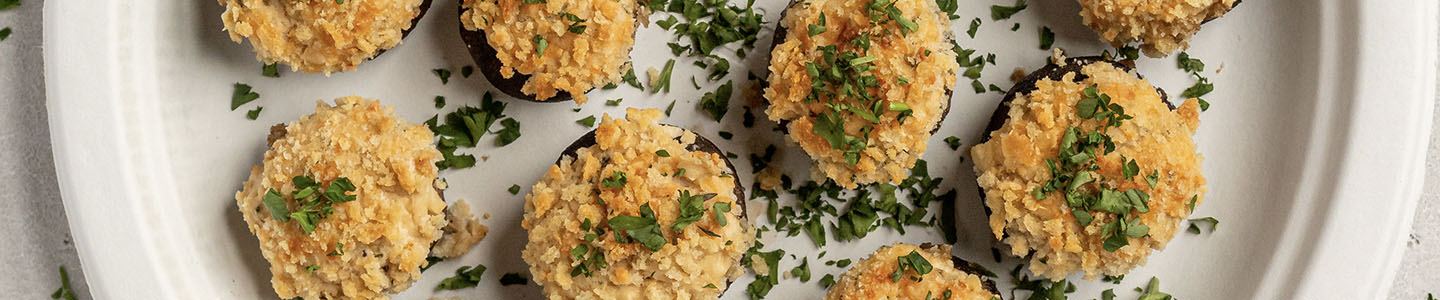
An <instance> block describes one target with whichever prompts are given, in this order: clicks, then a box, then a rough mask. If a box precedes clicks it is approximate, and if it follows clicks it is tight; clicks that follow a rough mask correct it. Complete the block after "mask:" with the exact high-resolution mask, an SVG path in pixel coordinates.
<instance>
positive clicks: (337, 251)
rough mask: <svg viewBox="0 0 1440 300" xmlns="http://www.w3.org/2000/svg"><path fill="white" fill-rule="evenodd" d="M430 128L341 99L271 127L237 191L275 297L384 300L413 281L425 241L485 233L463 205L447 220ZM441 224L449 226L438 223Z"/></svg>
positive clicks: (464, 241)
mask: <svg viewBox="0 0 1440 300" xmlns="http://www.w3.org/2000/svg"><path fill="white" fill-rule="evenodd" d="M433 138H434V136H433V135H431V133H430V130H429V129H427V128H425V126H423V125H420V124H414V123H409V122H406V121H404V120H401V119H399V118H396V117H395V115H394V113H393V111H392V109H391V108H389V107H385V106H382V105H380V103H379V102H377V101H374V100H367V99H362V98H359V97H345V98H340V99H337V100H335V105H334V106H330V105H327V104H325V103H319V104H317V105H316V108H315V113H314V114H311V115H309V116H305V117H303V118H301V119H300V120H299V121H295V122H293V123H289V124H284V125H277V126H275V127H274V128H272V129H271V133H270V137H269V149H268V150H266V151H265V158H264V160H263V161H262V162H261V163H260V164H259V165H257V166H255V167H253V168H251V169H250V177H249V179H247V180H246V181H245V183H244V185H243V187H242V188H241V190H240V191H239V192H238V193H236V194H235V202H236V205H237V206H238V207H239V209H240V214H241V215H242V216H243V218H244V220H245V223H246V225H248V227H249V229H250V232H251V233H253V234H255V237H256V238H257V239H258V240H259V244H260V251H261V253H262V254H263V255H264V257H265V260H266V261H268V262H269V263H270V273H271V275H272V278H271V280H270V283H271V286H272V287H273V288H274V289H275V293H276V294H277V295H278V296H279V297H280V298H281V299H292V298H305V299H385V298H387V296H386V294H389V293H395V292H399V291H402V290H405V289H406V288H408V287H409V286H410V284H411V283H413V282H414V281H415V280H417V279H419V278H420V267H421V266H422V265H424V264H426V260H425V257H426V256H427V255H429V254H430V248H431V245H432V244H434V243H435V242H436V241H437V240H440V239H441V236H442V235H443V234H453V235H456V237H455V238H454V241H451V242H447V243H446V246H445V247H446V248H448V249H452V250H450V251H454V252H451V253H447V254H458V253H463V251H465V250H467V249H469V246H470V245H473V244H474V243H475V242H477V241H479V239H480V238H482V237H483V236H484V234H485V228H484V226H480V225H479V224H478V223H473V222H475V221H474V220H473V216H470V213H469V211H468V206H465V205H459V206H457V210H455V211H452V212H450V213H451V214H452V215H455V216H456V217H457V218H463V219H464V220H456V222H458V223H460V225H464V226H447V224H449V223H450V221H449V220H447V218H446V214H447V209H446V206H445V201H444V199H442V197H441V194H440V189H439V188H438V187H437V181H436V175H437V172H438V171H437V170H436V168H435V161H436V160H437V159H439V157H440V153H439V152H438V151H436V150H435V146H434V144H433V143H432V139H433ZM446 228H448V229H446Z"/></svg>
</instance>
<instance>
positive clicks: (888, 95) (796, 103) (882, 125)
mask: <svg viewBox="0 0 1440 300" xmlns="http://www.w3.org/2000/svg"><path fill="white" fill-rule="evenodd" d="M781 22H782V26H784V27H785V28H786V30H788V31H787V32H788V34H787V35H786V38H785V40H784V41H777V42H780V43H781V44H779V45H777V46H776V47H775V49H774V51H773V52H772V54H771V57H772V58H771V64H770V72H771V75H770V78H769V83H770V86H769V87H768V88H766V89H765V98H766V99H767V100H768V101H769V107H768V108H767V109H766V113H767V114H768V115H769V117H770V119H771V120H774V121H777V122H782V124H786V126H787V128H788V130H789V136H790V137H791V139H793V140H795V141H796V142H797V143H799V144H800V146H801V148H803V149H805V152H806V153H808V154H810V157H811V158H812V159H814V160H815V165H816V172H817V173H819V174H823V175H824V176H825V177H829V178H830V179H834V180H835V181H836V182H837V183H839V184H840V185H842V186H844V187H847V188H853V187H855V186H856V185H857V184H867V183H875V182H889V183H897V182H899V181H900V180H901V179H904V178H905V174H906V173H905V172H906V171H908V170H909V169H910V167H911V166H912V165H914V164H915V161H916V160H917V159H918V158H919V157H920V156H921V155H922V154H923V153H924V152H925V148H926V143H927V141H928V140H929V138H930V135H931V131H932V130H933V129H935V128H936V126H937V125H938V123H939V122H940V119H941V118H943V117H944V115H943V114H944V111H945V108H946V107H947V106H948V103H949V99H948V96H947V93H948V91H949V90H950V89H951V88H952V87H953V86H954V84H955V82H956V80H957V78H956V70H957V69H958V68H959V67H958V65H957V63H956V62H955V53H954V51H952V49H951V44H950V43H949V37H948V35H949V19H948V18H947V17H946V16H945V14H944V13H943V12H941V11H940V10H939V8H938V7H936V4H935V3H934V2H933V1H893V2H892V1H889V0H873V1H871V0H813V1H804V2H798V3H796V4H794V5H792V6H791V7H790V8H789V9H787V10H786V13H785V19H784V20H781Z"/></svg>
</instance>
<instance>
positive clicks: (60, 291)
mask: <svg viewBox="0 0 1440 300" xmlns="http://www.w3.org/2000/svg"><path fill="white" fill-rule="evenodd" d="M11 3H14V4H13V5H19V3H20V1H18V0H16V1H13V2H6V1H0V10H3V9H8V8H10V7H12V6H6V5H12V4H11ZM50 299H63V300H75V290H73V289H70V272H66V271H65V266H60V287H59V288H56V289H55V292H52V293H50Z"/></svg>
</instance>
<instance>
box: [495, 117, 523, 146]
mask: <svg viewBox="0 0 1440 300" xmlns="http://www.w3.org/2000/svg"><path fill="white" fill-rule="evenodd" d="M500 126H501V127H500V131H498V132H495V134H497V136H496V137H495V145H496V146H501V147H504V146H506V145H510V143H514V142H515V140H517V139H520V121H516V120H515V118H505V119H504V120H500Z"/></svg>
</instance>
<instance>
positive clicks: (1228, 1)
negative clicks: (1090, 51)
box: [1079, 0, 1239, 57]
mask: <svg viewBox="0 0 1440 300" xmlns="http://www.w3.org/2000/svg"><path fill="white" fill-rule="evenodd" d="M1079 1H1080V16H1081V17H1082V18H1084V22H1085V25H1086V26H1090V28H1091V29H1094V30H1095V32H1096V33H1098V34H1100V37H1101V38H1103V39H1105V40H1106V41H1110V44H1113V45H1115V46H1116V47H1120V46H1123V45H1125V44H1127V43H1130V42H1140V49H1141V50H1144V51H1145V55H1146V56H1150V57H1162V56H1165V55H1169V54H1170V53H1171V52H1175V50H1182V49H1185V48H1189V47H1190V36H1193V35H1195V32H1197V31H1200V24H1201V23H1204V22H1205V21H1206V20H1210V19H1214V18H1219V17H1220V16H1223V15H1225V13H1227V12H1230V8H1232V7H1234V6H1235V3H1236V2H1239V1H1236V0H1079Z"/></svg>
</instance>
